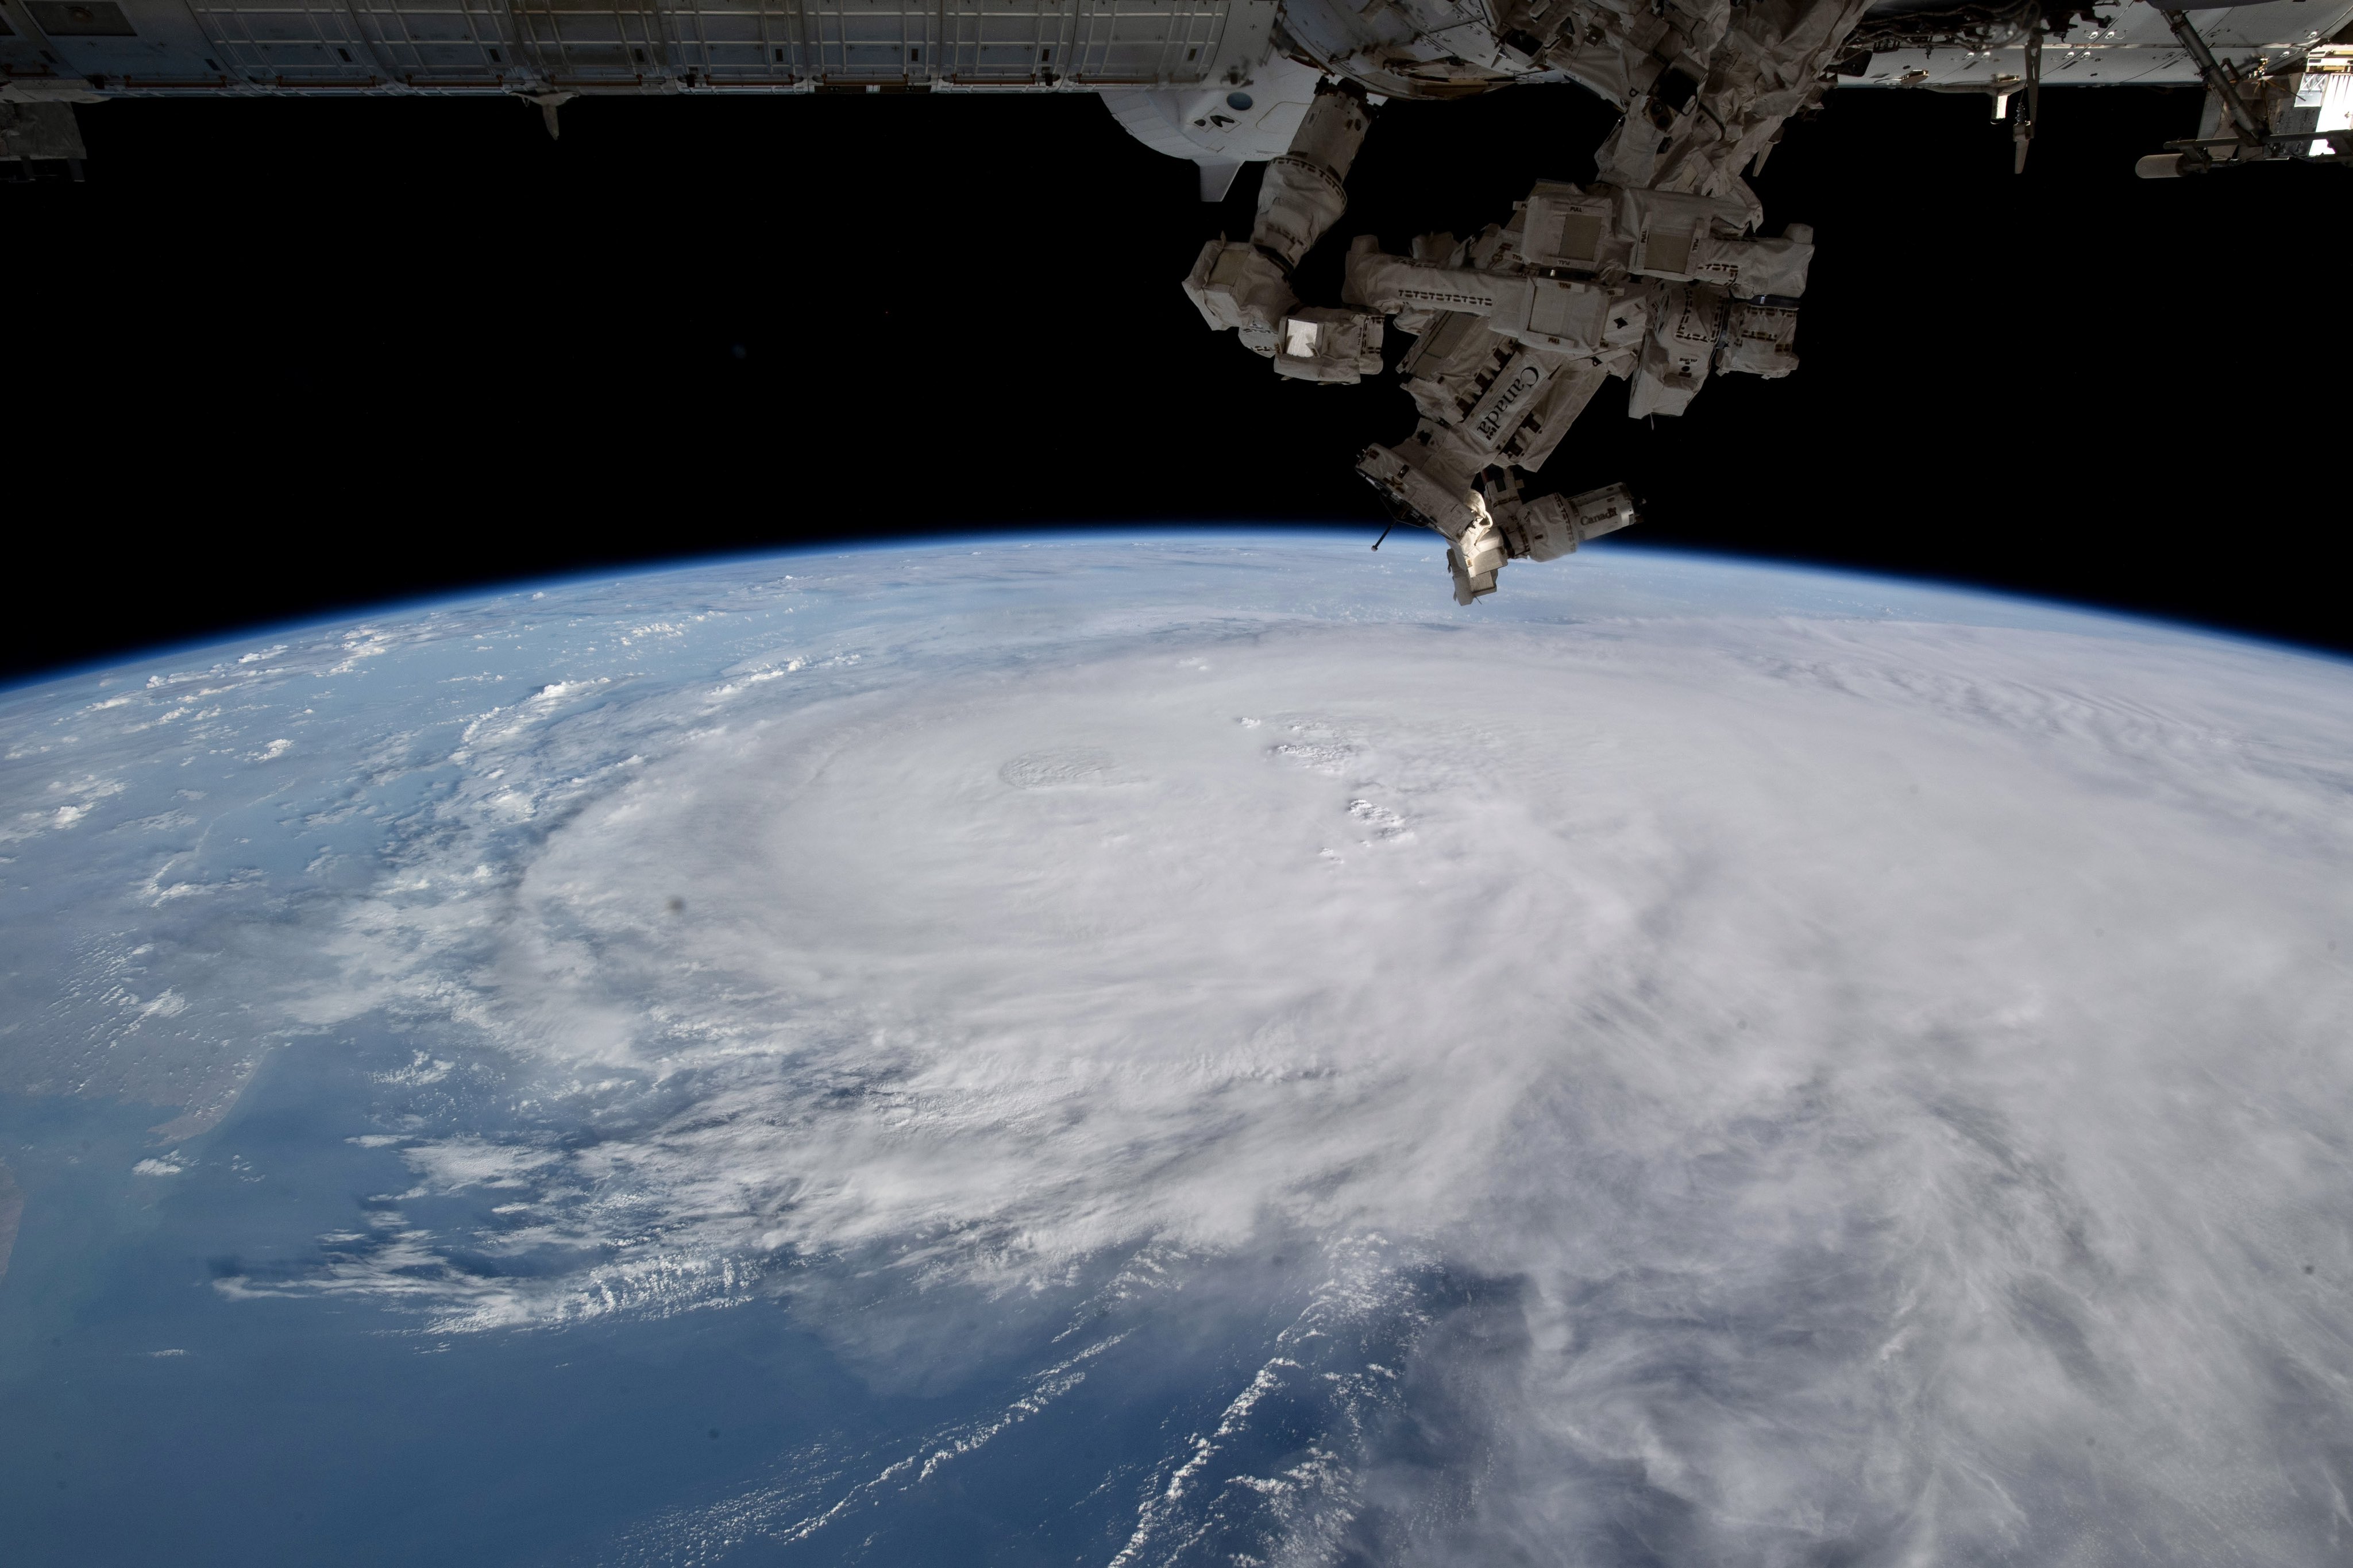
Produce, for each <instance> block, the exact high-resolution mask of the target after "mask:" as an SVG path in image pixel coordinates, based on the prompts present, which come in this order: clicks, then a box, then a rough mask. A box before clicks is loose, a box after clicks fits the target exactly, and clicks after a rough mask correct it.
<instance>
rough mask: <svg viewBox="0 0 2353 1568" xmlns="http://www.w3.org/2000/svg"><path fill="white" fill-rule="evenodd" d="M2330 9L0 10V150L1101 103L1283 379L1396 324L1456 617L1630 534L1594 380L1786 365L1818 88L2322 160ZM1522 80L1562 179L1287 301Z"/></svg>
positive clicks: (1400, 475)
mask: <svg viewBox="0 0 2353 1568" xmlns="http://www.w3.org/2000/svg"><path fill="white" fill-rule="evenodd" d="M2348 21H2353V0H2258V3H2256V4H2252V5H2221V6H2215V7H2210V8H2206V9H2200V10H2197V11H2190V12H2184V11H2180V10H2172V9H2167V8H2164V6H2163V5H2162V4H2161V3H2160V4H2158V5H2152V4H2149V3H2148V0H2126V3H2124V4H2118V5H2104V4H2100V3H2099V0H2088V3H2086V0H0V165H5V164H7V163H10V162H11V161H15V162H16V163H17V164H18V165H19V166H21V165H22V163H23V161H25V160H37V159H44V158H65V159H73V158H76V157H78V156H79V152H80V142H79V136H78V134H77V133H76V132H75V128H74V124H73V121H72V109H71V107H70V106H71V105H73V104H76V103H89V102H95V101H102V100H105V99H107V98H111V97H119V96H126V95H128V96H208V95H231V96H249V95H256V94H259V95H274V94H333V93H372V94H390V95H435V94H453V93H455V94H506V95H511V96H513V97H517V98H521V99H523V100H529V101H531V102H533V103H536V104H538V105H539V106H540V107H541V109H542V110H543V112H544V113H545V114H546V116H547V121H548V129H549V131H550V132H554V131H556V130H557V128H558V119H557V111H558V106H560V105H561V104H562V103H564V102H565V100H569V99H571V98H573V97H575V96H576V95H578V94H581V93H615V92H621V93H805V92H828V91H847V92H861V93H864V92H950V93H952V92H1006V91H1011V92H1092V93H1100V94H1101V95H1102V96H1103V99H1104V100H1105V102H1106V103H1107V104H1108V105H1109V107H1110V109H1111V110H1112V112H1113V115H1114V116H1115V117H1116V118H1117V119H1118V121H1119V122H1120V123H1121V124H1122V125H1124V126H1125V127H1126V128H1127V130H1128V131H1129V132H1131V133H1132V134H1134V136H1136V137H1137V138H1138V139H1140V140H1141V141H1143V142H1145V143H1146V144H1147V145H1150V146H1152V147H1155V148H1157V149H1159V150H1160V151H1162V152H1164V153H1170V154H1172V155H1174V156H1176V157H1180V158H1185V159H1188V160H1190V161H1191V162H1193V163H1195V164H1196V165H1198V168H1199V171H1200V191H1201V195H1203V196H1204V197H1205V198H1207V199H1211V200H1214V199H1217V198H1219V197H1220V196H1222V195H1224V194H1225V192H1226V189H1227V187H1228V185H1229V183H1230V182H1231V180H1232V178H1233V176H1234V174H1235V172H1236V171H1237V170H1238V169H1239V168H1240V166H1241V165H1242V164H1243V163H1249V162H1261V163H1265V164H1266V165H1267V170H1266V175H1265V179H1264V181H1263V183H1262V184H1261V190H1260V195H1259V203H1258V212H1257V216H1256V221H1255V223H1254V225H1253V226H1252V229H1251V232H1250V235H1249V237H1247V238H1244V239H1227V238H1224V237H1220V238H1219V239H1216V240H1212V241H1210V242H1209V243H1208V244H1207V245H1206V246H1205V247H1203V249H1202V251H1201V253H1200V255H1199V257H1198V258H1197V260H1196V262H1195V264H1194V267H1193V268H1192V270H1191V272H1190V274H1189V275H1188V276H1187V278H1186V279H1185V280H1184V288H1185V290H1186V292H1187V295H1188V296H1189V297H1190V298H1191V299H1192V300H1193V302H1194V304H1195V305H1196V306H1197V307H1198V309H1199V310H1200V312H1201V315H1202V317H1203V319H1204V320H1205V321H1207V322H1208V324H1209V325H1210V326H1211V327H1212V328H1215V329H1217V330H1219V331H1232V332H1234V333H1235V334H1236V336H1237V337H1238V338H1239V340H1240V342H1241V343H1242V344H1243V346H1244V347H1245V348H1247V349H1249V350H1250V352H1251V353H1255V354H1258V355H1260V356H1261V357H1262V358H1263V359H1265V360H1267V361H1269V362H1271V366H1272V369H1273V371H1274V373H1275V374H1278V375H1282V376H1285V377H1288V378H1291V379H1293V380H1294V381H1299V382H1304V383H1324V384H1331V383H1348V382H1355V381H1358V380H1361V379H1363V378H1364V377H1366V376H1372V375H1378V374H1385V372H1386V371H1387V369H1388V367H1389V365H1390V353H1391V345H1392V343H1393V342H1395V341H1396V340H1397V339H1398V338H1407V339H1410V340H1411V346H1410V347H1409V348H1407V349H1406V350H1405V351H1404V353H1402V355H1401V357H1399V358H1398V359H1397V362H1396V365H1395V368H1396V369H1397V371H1398V374H1400V376H1401V378H1402V381H1403V384H1404V388H1405V391H1406V392H1407V394H1408V395H1409V396H1410V398H1411V399H1412V401H1413V404H1414V405H1415V407H1416V409H1417V410H1418V412H1419V416H1420V417H1419V424H1418V426H1417V428H1416V429H1415V431H1414V434H1413V435H1412V436H1411V437H1409V438H1408V439H1407V440H1405V441H1402V442H1400V443H1398V445H1396V446H1394V447H1389V446H1372V447H1366V449H1365V450H1364V452H1363V453H1362V454H1361V455H1360V457H1359V458H1358V460H1357V469H1358V471H1359V472H1360V473H1361V474H1362V475H1363V476H1364V477H1365V479H1366V480H1368V481H1369V482H1370V483H1371V484H1372V486H1373V487H1374V489H1376V490H1377V492H1378V493H1379V494H1380V495H1381V497H1382V498H1383V500H1385V501H1386V502H1387V503H1388V506H1389V507H1390V509H1391V510H1392V511H1393V512H1394V514H1395V515H1396V516H1397V517H1398V519H1399V520H1401V521H1409V522H1413V523H1417V524H1420V525H1423V526H1426V527H1429V528H1431V529H1434V530H1436V531H1438V532H1439V533H1440V534H1442V535H1443V536H1444V537H1445V539H1446V541H1447V543H1448V560H1449V562H1450V563H1451V570H1452V573H1453V576H1454V584H1455V595H1456V597H1457V598H1458V599H1459V600H1460V601H1461V602H1462V603H1464V604H1469V603H1470V602H1472V600H1473V599H1475V598H1477V597H1479V596H1480V595H1484V594H1488V593H1491V592H1493V589H1494V586H1495V583H1496V575H1497V574H1498V573H1499V572H1500V571H1501V570H1502V569H1503V567H1504V563H1506V562H1508V561H1510V560H1513V559H1515V558H1525V559H1531V560H1539V561H1541V560H1548V559H1551V558H1552V557H1555V556H1557V555H1561V554H1565V553H1567V552H1569V551H1572V550H1575V549H1576V548H1577V546H1578V544H1580V543H1581V542H1584V541H1585V540H1587V539H1589V538H1591V537H1593V536H1594V535H1596V534H1599V533H1603V532H1607V531H1610V530H1612V529H1616V528H1622V527H1624V526H1625V525H1626V524H1628V523H1629V522H1631V521H1635V515H1636V514H1635V506H1634V500H1633V498H1632V496H1631V495H1630V493H1629V492H1628V491H1627V490H1626V489H1624V487H1622V486H1610V487H1608V488H1607V489H1600V490H1595V491H1591V492H1588V493H1586V494H1582V495H1577V496H1567V497H1564V496H1557V495H1555V496H1542V497H1534V498H1532V497H1531V496H1530V495H1529V494H1528V481H1529V479H1530V477H1531V476H1532V475H1534V474H1535V471H1536V470H1538V469H1539V468H1541V467H1542V466H1543V464H1544V462H1545V460H1546V458H1547V457H1549V456H1550V455H1551V453H1552V452H1553V451H1554V450H1555V449H1556V447H1558V446H1559V444H1560V442H1561V439H1562V437H1564V436H1565V435H1566V433H1567V429H1568V427H1569V426H1570V425H1571V424H1572V423H1573V422H1574V421H1575V420H1576V419H1577V416H1578V415H1579V414H1581V413H1582V412H1583V411H1584V409H1585V407H1586V405H1587V404H1588V402H1589V401H1590V399H1591V398H1592V397H1593V395H1594V394H1595V392H1596V391H1597V390H1598V389H1599V387H1600V386H1602V385H1603V384H1605V383H1606V382H1608V381H1609V380H1610V379H1612V378H1617V379H1622V380H1625V381H1627V382H1629V383H1630V390H1629V401H1628V409H1629V412H1630V413H1631V414H1633V415H1634V416H1637V417H1656V416H1675V415H1680V414H1682V413H1683V411H1684V409H1685V408H1687V407H1688V406H1689V405H1691V403H1692V401H1693V399H1694V397H1696V396H1697V395H1698V394H1699V393H1700V392H1701V390H1702V389H1703V388H1704V385H1705V384H1706V383H1707V382H1708V381H1709V380H1710V379H1711V378H1713V377H1715V376H1717V375H1725V374H1750V375H1759V376H1764V377H1767V378H1772V377H1778V376H1784V375H1787V374H1789V373H1790V372H1791V371H1792V370H1794V369H1795V368H1796V366H1797V363H1798V360H1797V353H1796V349H1795V343H1796V338H1797V330H1798V321H1799V307H1800V300H1801V298H1802V296H1803V295H1804V292H1805V287H1806V275H1807V271H1808V268H1809V266H1810V262H1811V259H1812V256H1813V239H1814V237H1813V233H1812V231H1811V230H1810V228H1809V227H1808V226H1806V225H1804V224H1803V223H1789V224H1786V225H1784V226H1782V227H1781V228H1780V229H1779V231H1778V233H1768V232H1767V224H1766V221H1765V219H1766V215H1765V212H1764V208H1763V205H1762V204H1761V203H1760V202H1759V201H1758V199H1757V195H1756V194H1755V192H1754V191H1753V190H1752V189H1751V188H1750V187H1749V185H1748V183H1747V180H1746V177H1745V176H1746V174H1750V173H1753V172H1754V171H1756V170H1757V169H1758V168H1760V167H1761V166H1762V165H1763V164H1764V163H1765V160H1766V159H1767V157H1768V156H1769V155H1770V153H1771V152H1772V149H1773V147H1774V144H1775V143H1776V142H1778V140H1779V139H1780V136H1781V132H1782V128H1783V127H1784V125H1785V124H1786V123H1787V122H1788V120H1789V119H1790V117H1791V116H1793V115H1796V114H1799V113H1801V112H1803V111H1805V110H1808V109H1810V108H1811V107H1812V106H1814V105H1816V104H1818V103H1820V101H1821V99H1822V97H1823V95H1824V94H1825V93H1826V92H1827V91H1829V90H1830V89H1831V88H1832V87H1833V86H1837V85H1841V84H1849V83H1852V84H1856V85H1867V86H1882V87H1892V88H1911V89H1923V90H1928V91H1941V92H1962V93H1977V94H1982V95H1984V96H1985V98H1986V99H1987V100H1989V104H1990V106H1991V110H1992V117H1993V119H1994V120H1995V121H1997V122H2000V123H2002V124H2005V125H2006V126H2007V128H2008V130H2009V132H2010V137H2011V140H2012V141H2013V142H2014V143H2015V145H2016V148H2017V153H2016V157H2017V161H2018V163H2019V165H2020V166H2021V167H2022V166H2023V165H2024V163H2025V160H2026V156H2027V152H2028V149H2029V147H2030V146H2031V140H2032V137H2033V134H2034V127H2035V121H2036V118H2037V115H2038V112H2039V105H2040V99H2041V95H2042V90H2043V89H2044V87H2045V86H2056V85H2062V84H2084V85H2119V84H2125V83H2132V82H2202V83H2203V84H2204V85H2205V87H2206V89H2207V100H2206V102H2207V109H2206V115H2205V120H2204V121H2203V123H2202V124H2201V126H2200V130H2199V134H2198V135H2196V136H2194V137H2188V138H2184V139H2182V140H2181V141H2179V142H2173V143H2171V144H2169V145H2168V148H2167V149H2166V150H2165V151H2164V152H2162V153H2156V154H2153V155H2152V156H2151V157H2149V158H2147V159H2144V160H2143V161H2142V167H2141V173H2142V174H2146V175H2151V176H2170V175H2178V174H2204V173H2206V172H2208V171H2211V170H2214V169H2218V168H2222V167H2227V166H2230V165H2232V164H2238V163H2255V162H2266V161H2278V160H2302V161H2308V162H2321V163H2344V162H2348V161H2353V29H2348ZM1527 82H1576V83H1579V84H1581V85H1582V86H1584V87H1585V88H1587V89H1589V90H1591V91H1592V92H1594V93H1596V94H1598V95H1599V96H1600V97H1602V98H1604V99H1606V100H1609V102H1611V103H1612V104H1614V105H1616V106H1617V107H1618V108H1619V110H1620V111H1621V114H1622V118H1621V119H1620V121H1619V123H1618V126H1617V129H1616V130H1615V131H1614V132H1612V133H1611V134H1610V135H1609V138H1608V139H1607V140H1606V141H1605V142H1603V143H1602V145H1601V146H1600V147H1599V149H1598V150H1597V151H1596V153H1595V163H1596V165H1597V169H1598V174H1597V175H1596V177H1595V178H1594V179H1593V180H1592V181H1591V182H1590V183H1589V184H1584V185H1577V184H1567V183H1563V182H1557V181H1544V182H1539V183H1538V184H1536V185H1535V187H1534V188H1533V189H1532V190H1531V191H1530V192H1529V193H1528V195H1527V197H1526V199H1525V200H1524V201H1522V202H1520V203H1519V204H1517V205H1516V207H1515V209H1514V211H1513V212H1512V213H1511V214H1509V215H1498V219H1497V221H1496V222H1495V223H1493V224H1491V225H1489V226H1487V227H1486V228H1484V229H1482V231H1480V232H1479V233H1477V234H1475V235H1472V236H1471V237H1468V238H1458V237H1455V236H1453V235H1446V234H1439V235H1425V236H1423V237H1420V238H1419V239H1417V240H1415V241H1414V242H1413V244H1412V246H1411V247H1410V253H1409V254H1407V255H1391V254H1388V253H1386V252H1384V251H1383V250H1382V249H1381V248H1380V247H1379V243H1378V241H1377V239H1375V238H1374V237H1370V236H1361V235H1360V236H1357V237H1354V238H1353V239H1352V240H1350V241H1349V242H1348V248H1347V254H1346V259H1345V283H1344V287H1343V289H1342V298H1341V299H1340V300H1338V301H1337V302H1325V303H1321V304H1310V303H1307V302H1304V301H1303V300H1300V299H1299V298H1298V296H1297V295H1296V294H1295V292H1294V291H1293V287H1292V279H1293V269H1294V268H1296V267H1297V266H1298V264H1299V262H1300V261H1301V259H1302V258H1303V257H1304V256H1305V255H1306V253H1307V252H1308V251H1309V250H1310V249H1312V248H1313V247H1315V246H1316V245H1318V244H1320V243H1323V242H1324V240H1325V238H1326V237H1327V236H1328V235H1330V234H1331V231H1332V230H1333V229H1334V228H1335V225H1337V224H1338V222H1339V220H1340V219H1341V217H1342V216H1343V214H1344V213H1345V210H1346V205H1347V186H1346V182H1347V177H1348V174H1349V171H1350V168H1351V166H1352V165H1353V163H1354V162H1355V159H1356V153H1357V149H1358V148H1359V147H1360V146H1361V144H1362V142H1363V141H1364V138H1365V136H1366V132H1367V130H1368V129H1369V128H1370V126H1371V125H1372V123H1373V121H1374V119H1375V117H1376V115H1377V111H1378V109H1379V106H1380V105H1381V104H1382V103H1383V102H1384V101H1386V100H1388V99H1392V98H1423V99H1431V98H1435V99H1445V98H1457V97H1464V96H1468V95H1471V94H1475V93H1481V92H1486V91H1490V90H1493V89H1498V88H1503V87H1508V86H1512V85H1514V84H1517V83H1527ZM1336 242H1337V241H1336V240H1335V243H1336Z"/></svg>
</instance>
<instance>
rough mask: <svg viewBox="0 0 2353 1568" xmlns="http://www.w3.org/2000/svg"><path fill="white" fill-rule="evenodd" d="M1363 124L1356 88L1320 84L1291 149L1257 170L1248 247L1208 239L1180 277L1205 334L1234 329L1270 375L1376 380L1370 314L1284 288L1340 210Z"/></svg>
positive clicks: (1374, 319)
mask: <svg viewBox="0 0 2353 1568" xmlns="http://www.w3.org/2000/svg"><path fill="white" fill-rule="evenodd" d="M1371 123H1372V108H1371V106H1370V105H1369V104H1367V103H1366V101H1365V95H1364V92H1363V90H1362V89H1358V88H1356V86H1354V85H1353V84H1340V85H1331V84H1326V85H1325V86H1324V88H1323V89H1320V90H1319V91H1318V92H1317V93H1316V95H1315V101H1314V103H1312V104H1310V105H1309V106H1308V110H1307V115H1306V118H1305V119H1303V121H1300V124H1299V132H1298V134H1297V135H1295V136H1293V138H1292V142H1291V150H1290V151H1289V152H1288V153H1284V154H1283V155H1282V157H1280V158H1277V159H1275V160H1273V161H1272V162H1271V163H1269V164H1268V165H1267V167H1266V178H1265V181H1264V183H1263V184H1261V185H1260V186H1259V193H1258V221H1257V222H1256V224H1254V225H1253V226H1252V227H1251V229H1250V240H1249V242H1248V243H1247V244H1245V243H1242V242H1240V241H1237V240H1228V239H1226V238H1225V237H1222V236H1220V237H1219V238H1217V239H1213V240H1211V241H1210V242H1209V243H1208V244H1207V245H1205V246H1203V247H1201V254H1200V256H1199V257H1198V258H1197V259H1196V260H1195V261H1194V263H1193V270H1192V273H1191V275H1190V276H1188V277H1187V279H1185V293H1186V296H1187V298H1188V299H1190V300H1192V301H1193V304H1194V306H1195V308H1196V309H1198V310H1199V311H1200V312H1201V319H1202V320H1204V321H1208V323H1209V327H1210V329H1211V330H1212V331H1228V330H1231V331H1234V332H1235V333H1236V334H1237V335H1238V336H1240V339H1241V341H1242V346H1243V347H1244V348H1247V349H1249V350H1250V352H1251V353H1255V354H1260V355H1262V356H1264V357H1266V358H1268V359H1271V360H1272V361H1274V370H1275V374H1277V375H1284V376H1289V377H1292V378H1293V379H1294V380H1299V381H1321V382H1333V383H1342V384H1345V383H1353V382H1356V381H1359V380H1362V379H1363V378H1364V377H1366V376H1367V375H1377V374H1380V370H1381V318H1380V317H1379V315H1377V314H1376V313H1371V312H1367V311H1364V310H1333V309H1329V308H1323V307H1316V308H1303V307H1302V306H1301V304H1300V302H1299V296H1298V295H1296V294H1294V293H1293V291H1292V288H1291V273H1292V269H1293V268H1295V267H1297V266H1298V265H1299V258H1301V257H1303V256H1305V255H1306V254H1307V253H1308V252H1309V251H1310V250H1312V249H1314V247H1315V242H1316V241H1317V240H1320V239H1322V238H1323V237H1324V235H1325V234H1326V233H1328V232H1329V231H1330V229H1331V227H1332V226H1333V225H1334V224H1335V223H1337V222H1339V221H1340V215H1341V214H1342V213H1344V212H1346V211H1347V210H1348V190H1347V184H1346V181H1347V177H1348V170H1349V168H1350V167H1351V166H1352V165H1354V164H1355V163H1356V150H1357V149H1358V148H1359V147H1362V146H1363V145H1364V143H1365V132H1366V129H1367V128H1368V127H1369V126H1370V125H1371Z"/></svg>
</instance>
